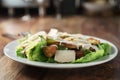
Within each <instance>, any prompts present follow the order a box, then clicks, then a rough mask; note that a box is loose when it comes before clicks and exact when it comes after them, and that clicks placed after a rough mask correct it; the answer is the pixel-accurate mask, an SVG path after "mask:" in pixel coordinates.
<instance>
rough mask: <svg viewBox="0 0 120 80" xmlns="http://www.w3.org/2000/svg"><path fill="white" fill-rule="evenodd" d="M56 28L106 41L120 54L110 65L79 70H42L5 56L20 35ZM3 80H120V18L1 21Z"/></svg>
mask: <svg viewBox="0 0 120 80" xmlns="http://www.w3.org/2000/svg"><path fill="white" fill-rule="evenodd" d="M52 27H54V28H57V29H59V30H60V31H65V32H69V33H82V34H85V35H92V36H97V37H100V38H103V39H106V40H108V41H111V42H112V43H114V44H115V45H116V46H117V47H118V50H119V53H118V55H117V57H116V58H115V59H113V60H112V61H110V62H107V63H104V64H101V65H97V66H92V67H87V68H77V69H72V68H71V69H49V68H38V67H33V66H28V65H25V64H21V63H18V62H15V61H13V60H11V59H10V58H8V57H6V56H5V55H4V53H3V48H4V46H5V45H6V44H7V43H9V42H10V41H13V40H14V39H17V38H18V36H17V34H18V33H20V32H26V31H29V32H31V33H33V34H34V33H36V32H38V31H41V30H45V31H47V32H48V31H49V29H50V28H52ZM8 34H11V35H12V38H11V37H10V36H9V35H8ZM0 80H120V18H118V17H110V18H104V17H85V16H71V17H65V18H63V19H61V20H56V19H55V18H53V17H45V18H37V17H36V18H32V19H30V20H29V21H22V20H21V19H20V18H14V19H0Z"/></svg>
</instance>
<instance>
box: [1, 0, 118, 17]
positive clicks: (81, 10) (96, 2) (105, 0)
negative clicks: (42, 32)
mask: <svg viewBox="0 0 120 80" xmlns="http://www.w3.org/2000/svg"><path fill="white" fill-rule="evenodd" d="M119 13H120V1H119V0H0V16H1V17H9V16H13V17H20V16H24V15H30V16H41V17H42V16H48V15H50V16H54V15H57V17H60V16H66V15H99V16H100V15H102V16H108V15H109V16H111V15H119Z"/></svg>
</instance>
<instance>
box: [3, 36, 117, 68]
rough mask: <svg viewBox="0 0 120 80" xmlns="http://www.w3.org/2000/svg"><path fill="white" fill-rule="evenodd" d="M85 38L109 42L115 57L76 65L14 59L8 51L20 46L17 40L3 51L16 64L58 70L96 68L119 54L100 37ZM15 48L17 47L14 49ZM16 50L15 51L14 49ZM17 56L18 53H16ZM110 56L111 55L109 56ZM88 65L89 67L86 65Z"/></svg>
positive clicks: (113, 46) (115, 48)
mask: <svg viewBox="0 0 120 80" xmlns="http://www.w3.org/2000/svg"><path fill="white" fill-rule="evenodd" d="M84 36H85V37H93V38H96V39H99V40H100V41H101V42H107V43H108V44H110V45H111V47H112V48H113V49H114V53H113V54H114V55H112V57H111V58H108V59H105V60H103V61H98V62H95V61H91V62H88V63H80V64H79V63H75V64H61V63H60V64H58V63H46V62H37V61H30V60H28V59H26V58H20V57H17V56H16V57H12V56H10V55H9V54H8V53H7V51H6V49H7V48H8V47H9V46H10V45H12V44H14V43H16V44H18V41H17V40H14V41H11V42H9V43H8V44H7V45H6V46H5V47H4V49H3V52H4V54H5V55H6V56H7V57H9V58H10V59H12V60H14V61H16V62H19V63H22V64H27V65H31V66H36V67H44V68H57V69H61V68H83V67H90V66H95V65H99V64H103V63H106V62H109V61H111V60H112V59H114V58H115V57H116V56H117V54H118V48H117V47H116V46H115V45H114V44H113V43H112V42H110V41H108V40H105V39H102V38H98V37H95V36H88V35H84ZM14 48H15V47H14ZM14 50H15V49H14ZM14 54H15V55H16V53H14ZM109 56H110V55H109ZM86 64H87V65H86Z"/></svg>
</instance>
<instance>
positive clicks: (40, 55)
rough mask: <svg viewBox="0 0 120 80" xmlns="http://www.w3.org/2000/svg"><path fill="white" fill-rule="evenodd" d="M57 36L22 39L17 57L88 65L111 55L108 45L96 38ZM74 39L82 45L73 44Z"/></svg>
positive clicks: (37, 35) (33, 36)
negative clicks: (87, 63)
mask: <svg viewBox="0 0 120 80" xmlns="http://www.w3.org/2000/svg"><path fill="white" fill-rule="evenodd" d="M52 32H54V31H52ZM50 33H51V32H50ZM43 34H44V35H43ZM56 34H57V38H55V34H54V35H52V36H54V37H51V35H50V34H49V33H48V34H46V33H45V32H44V33H37V34H35V35H31V36H30V37H28V38H26V39H24V40H21V39H20V43H19V45H18V46H17V47H16V54H17V56H18V57H22V58H27V59H28V60H32V61H40V62H48V63H86V62H90V61H94V60H96V59H99V58H101V57H103V56H106V55H109V53H110V50H111V46H110V45H109V44H108V43H102V42H100V41H99V40H97V39H94V38H83V36H82V37H79V38H76V36H74V35H72V34H65V35H64V33H58V32H57V33H56ZM61 34H62V35H61ZM58 35H59V36H58ZM66 35H67V36H66ZM58 37H59V38H58ZM73 38H75V42H76V41H77V40H78V41H79V43H80V44H79V45H78V41H77V45H76V44H73V43H75V42H74V41H73ZM81 39H82V40H81ZM65 40H66V41H65ZM71 40H72V42H71ZM80 40H81V41H80ZM60 41H62V42H60ZM86 41H87V42H86Z"/></svg>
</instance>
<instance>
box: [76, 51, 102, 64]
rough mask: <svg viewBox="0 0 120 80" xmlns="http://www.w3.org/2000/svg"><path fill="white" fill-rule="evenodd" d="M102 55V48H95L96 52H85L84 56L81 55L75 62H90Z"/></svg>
mask: <svg viewBox="0 0 120 80" xmlns="http://www.w3.org/2000/svg"><path fill="white" fill-rule="evenodd" d="M103 55H104V50H97V51H96V52H91V53H88V54H86V55H85V56H84V57H81V58H80V59H77V60H76V61H75V63H85V62H90V61H93V60H95V59H98V58H100V57H102V56H103Z"/></svg>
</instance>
